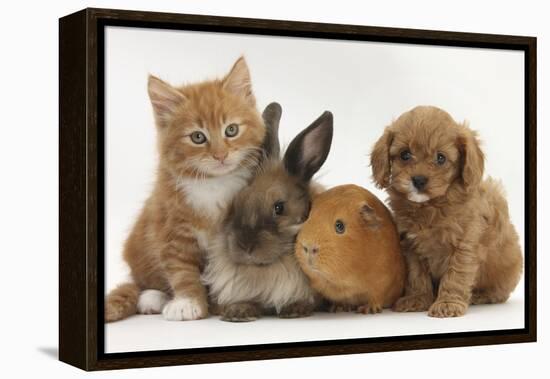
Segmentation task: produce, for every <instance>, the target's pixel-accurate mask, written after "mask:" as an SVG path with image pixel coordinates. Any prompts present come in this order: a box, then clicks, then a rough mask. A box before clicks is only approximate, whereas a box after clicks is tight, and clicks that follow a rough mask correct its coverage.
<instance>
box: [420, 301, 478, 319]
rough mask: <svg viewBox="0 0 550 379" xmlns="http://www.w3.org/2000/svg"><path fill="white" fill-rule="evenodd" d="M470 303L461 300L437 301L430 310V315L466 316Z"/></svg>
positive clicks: (441, 316)
mask: <svg viewBox="0 0 550 379" xmlns="http://www.w3.org/2000/svg"><path fill="white" fill-rule="evenodd" d="M467 309H468V305H467V304H466V303H464V302H461V301H439V300H438V301H436V302H435V303H433V304H432V306H431V307H430V309H429V310H428V316H430V317H439V318H443V317H459V316H464V314H465V313H466V310H467Z"/></svg>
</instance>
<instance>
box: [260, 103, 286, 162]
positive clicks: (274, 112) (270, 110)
mask: <svg viewBox="0 0 550 379" xmlns="http://www.w3.org/2000/svg"><path fill="white" fill-rule="evenodd" d="M282 112H283V110H282V108H281V106H280V105H279V104H278V103H271V104H269V105H268V106H267V107H265V109H264V112H263V113H262V118H263V119H264V124H265V129H266V130H265V139H264V143H263V145H262V149H263V151H264V152H265V155H266V157H268V158H274V159H279V154H280V152H281V148H280V146H279V121H281V114H282Z"/></svg>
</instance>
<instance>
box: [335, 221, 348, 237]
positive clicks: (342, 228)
mask: <svg viewBox="0 0 550 379" xmlns="http://www.w3.org/2000/svg"><path fill="white" fill-rule="evenodd" d="M334 230H336V233H338V234H342V233H344V232H345V231H346V225H344V223H343V222H342V221H340V220H336V223H335V224H334Z"/></svg>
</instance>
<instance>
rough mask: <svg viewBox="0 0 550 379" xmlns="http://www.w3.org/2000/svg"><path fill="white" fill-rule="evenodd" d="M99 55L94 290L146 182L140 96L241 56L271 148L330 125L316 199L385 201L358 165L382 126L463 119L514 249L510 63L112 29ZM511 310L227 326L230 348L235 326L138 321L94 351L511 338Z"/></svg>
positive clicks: (486, 53) (223, 67) (425, 52)
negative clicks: (324, 115)
mask: <svg viewBox="0 0 550 379" xmlns="http://www.w3.org/2000/svg"><path fill="white" fill-rule="evenodd" d="M105 45H106V52H105V57H106V63H105V66H106V70H105V74H106V76H105V77H106V87H105V88H106V89H105V91H106V104H105V110H106V124H105V130H106V133H105V136H106V137H105V139H106V151H107V154H106V157H107V159H106V173H107V178H106V186H107V188H106V194H107V197H106V228H105V232H106V247H107V249H106V262H107V265H106V267H107V283H106V289H111V288H112V287H114V286H116V285H117V284H120V283H121V282H122V281H124V280H125V277H126V273H127V268H126V264H124V263H123V262H122V259H121V249H122V244H123V242H124V240H125V239H126V237H127V235H128V231H129V230H130V229H131V227H132V225H133V223H134V222H135V218H136V214H137V213H138V212H139V210H140V208H141V206H142V204H143V200H144V199H145V198H146V197H147V196H148V195H149V193H150V191H151V186H152V183H153V181H154V173H155V165H156V162H157V152H156V132H155V126H154V122H153V112H152V107H151V105H150V103H149V98H148V96H147V90H146V86H147V75H148V73H153V74H155V75H158V76H160V77H161V78H164V79H165V80H168V81H169V82H170V83H173V84H177V85H180V84H182V83H185V82H187V83H189V82H197V81H200V80H204V79H205V78H212V77H215V76H216V75H218V76H222V75H224V74H225V73H226V72H227V71H228V70H229V68H230V67H231V65H232V64H233V62H234V61H235V60H236V59H237V58H238V57H239V56H240V55H241V54H243V55H244V56H245V57H246V59H247V62H248V65H249V68H250V71H251V76H252V83H253V88H254V92H255V94H256V97H257V101H258V106H259V108H260V109H263V108H264V107H265V106H266V105H267V104H268V103H269V102H270V101H273V100H276V101H278V102H279V103H281V105H282V106H283V117H282V120H281V125H280V140H281V144H282V145H283V146H285V145H288V143H289V142H290V141H291V140H292V138H293V137H294V136H296V135H297V134H298V133H299V132H300V131H301V130H302V129H303V128H305V127H306V126H307V125H309V123H310V122H311V121H313V120H314V119H315V118H316V117H317V116H318V115H320V114H321V112H322V111H324V110H325V109H328V110H330V111H332V112H333V114H334V120H335V121H334V138H333V142H332V147H331V152H330V154H329V157H328V159H327V161H326V162H325V164H324V166H323V167H322V169H321V171H320V173H319V174H318V175H317V178H319V179H318V180H319V181H320V182H321V183H322V184H323V185H324V186H326V187H327V188H330V187H332V186H335V185H339V184H346V183H354V184H358V185H361V186H363V187H366V188H368V189H370V190H371V191H374V192H375V193H376V194H378V196H379V197H381V198H382V199H385V198H386V194H385V192H384V191H380V190H377V189H375V187H374V185H373V184H372V183H371V179H370V178H371V169H370V167H368V166H369V156H368V154H369V153H370V150H371V147H372V145H373V144H374V143H375V141H376V140H377V139H378V138H379V137H380V136H381V135H382V133H383V129H384V127H385V126H386V125H388V124H389V123H390V122H391V121H392V119H394V118H397V117H398V116H399V114H401V113H402V112H404V111H406V110H409V109H411V108H412V107H414V106H416V105H419V104H429V105H437V106H439V107H441V108H443V109H445V110H447V111H448V112H450V113H451V115H452V116H453V117H454V118H455V119H457V120H458V121H460V122H461V121H463V120H465V119H467V120H468V121H469V122H470V124H471V127H472V128H474V129H476V130H478V131H479V133H480V138H481V140H482V141H483V149H484V151H485V152H486V155H487V156H486V158H487V173H488V174H490V175H494V176H495V177H497V178H501V180H502V182H503V184H504V187H505V189H506V190H507V192H508V198H509V205H510V210H511V216H512V222H513V223H514V224H515V225H516V227H517V229H518V231H519V234H520V237H522V236H523V230H524V204H525V199H524V180H523V172H524V147H523V145H524V78H523V77H524V54H523V52H521V51H509V50H508V51H507V50H489V49H474V48H454V47H438V46H420V45H416V46H415V45H404V44H388V43H367V42H357V41H335V40H319V39H307V38H288V37H286V38H285V37H266V36H254V35H235V34H219V33H199V32H188V31H172V30H153V29H138V28H120V27H108V28H107V32H106V37H105ZM521 240H522V241H523V238H521ZM522 301H523V285H519V286H518V287H517V290H516V293H514V295H513V296H512V298H511V300H510V303H511V305H513V306H509V307H498V308H497V307H494V306H490V307H484V308H487V309H483V310H481V309H476V311H477V312H476V314H475V316H474V315H473V314H468V315H467V317H463V318H460V319H453V320H445V322H440V321H434V320H433V319H428V318H426V315H425V314H407V315H399V316H397V315H394V314H391V312H386V313H387V314H386V313H385V314H384V315H381V316H380V317H376V318H375V319H373V318H372V317H371V318H365V317H359V318H351V319H350V318H349V317H348V315H336V316H337V317H334V318H336V320H334V319H331V320H330V321H326V322H324V323H323V322H320V320H319V319H318V316H316V317H314V318H311V319H306V320H284V321H281V320H279V321H278V322H276V320H273V321H274V322H273V323H272V322H267V321H263V320H262V323H260V324H259V323H255V325H254V326H250V325H246V326H245V327H243V328H241V327H239V328H238V330H239V333H235V334H233V337H232V338H228V335H231V331H232V330H234V329H236V328H237V327H235V326H232V325H229V324H227V323H222V324H219V322H218V321H217V320H215V321H214V320H211V321H213V325H212V322H210V323H207V322H204V321H201V322H196V323H185V324H184V325H177V324H175V323H168V324H166V323H163V322H162V319H161V318H158V317H157V318H154V319H153V320H149V321H148V322H146V321H141V322H140V321H136V320H133V321H132V322H130V321H129V320H125V321H123V322H119V323H115V324H112V325H109V326H108V328H107V331H106V351H107V352H119V351H133V350H135V349H144V348H145V349H148V350H154V349H161V350H162V349H170V348H172V349H173V348H184V347H196V346H215V345H223V344H227V343H229V344H231V345H234V344H250V343H266V342H287V341H301V340H316V339H317V340H319V339H333V338H349V336H355V337H371V336H386V335H404V334H424V333H433V332H435V331H472V330H479V329H481V330H487V324H486V322H487V321H490V322H489V328H490V329H505V328H521V327H523V325H524V322H523V321H524V320H523V302H522ZM476 308H477V307H476ZM488 308H490V309H488ZM142 318H143V317H142ZM323 320H324V319H323ZM123 323H126V324H128V325H122V324H123ZM129 325H133V328H132V327H130V326H129ZM317 325H318V326H319V327H317ZM323 325H324V326H323ZM273 328H277V329H278V333H277V335H273V334H272V332H271V331H272V330H273ZM357 329H360V330H361V331H359V332H358V330H357ZM136 330H139V331H140V333H139V334H138V335H136V333H135V331H136ZM320 330H321V332H320ZM163 331H164V333H163ZM159 336H162V337H161V338H159Z"/></svg>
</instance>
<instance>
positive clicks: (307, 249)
mask: <svg viewBox="0 0 550 379" xmlns="http://www.w3.org/2000/svg"><path fill="white" fill-rule="evenodd" d="M302 248H303V249H304V252H305V253H306V254H308V253H311V254H317V253H318V252H319V246H317V245H306V244H304V243H302Z"/></svg>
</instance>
